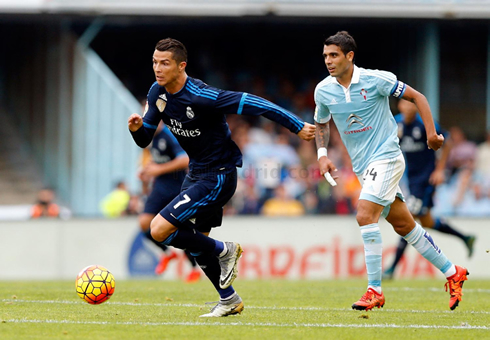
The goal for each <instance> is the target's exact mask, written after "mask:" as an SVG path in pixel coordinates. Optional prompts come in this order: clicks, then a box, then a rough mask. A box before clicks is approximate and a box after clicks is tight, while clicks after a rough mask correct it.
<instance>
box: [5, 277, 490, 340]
mask: <svg viewBox="0 0 490 340" xmlns="http://www.w3.org/2000/svg"><path fill="white" fill-rule="evenodd" d="M234 287H235V289H236V290H237V291H238V292H239V294H240V295H241V296H242V298H243V300H244V303H245V310H244V312H243V313H242V314H241V315H238V316H230V317H227V318H199V315H201V314H204V313H205V312H207V311H208V310H209V309H210V308H211V307H212V306H213V305H212V304H208V305H205V302H212V301H216V300H217V296H216V293H214V290H213V288H212V287H211V284H210V283H209V282H207V281H204V280H202V281H200V282H198V283H196V284H185V283H183V282H176V281H163V280H127V281H123V280H120V281H117V278H116V290H115V293H114V295H113V296H112V298H111V299H110V300H109V301H108V302H106V303H104V304H102V305H95V306H93V305H89V304H87V303H85V302H84V301H82V300H81V299H80V298H79V297H78V296H77V294H76V293H75V283H74V282H71V281H70V282H67V281H61V282H55V281H29V282H28V281H22V282H11V281H0V306H1V307H0V339H16V340H17V339H119V340H120V339H376V340H382V339H390V340H395V339H396V340H402V339H415V338H417V339H444V340H447V339H465V340H468V339H479V340H481V339H490V281H483V280H471V277H470V279H469V281H468V282H466V283H465V286H464V289H463V291H464V297H463V301H462V302H461V303H460V305H459V307H458V308H457V309H456V310H455V311H450V310H449V307H448V303H449V294H448V293H446V292H445V291H444V280H442V279H441V280H399V281H396V280H395V281H389V282H385V283H384V285H383V289H384V293H385V296H386V305H385V307H384V308H382V309H376V310H373V311H369V312H360V311H354V310H352V309H351V308H350V306H351V305H352V303H353V302H355V301H357V299H358V298H360V297H361V295H362V294H363V293H364V291H365V288H366V281H365V280H339V281H282V280H271V281H269V280H267V281H241V280H239V279H238V280H237V281H236V282H235V285H234Z"/></svg>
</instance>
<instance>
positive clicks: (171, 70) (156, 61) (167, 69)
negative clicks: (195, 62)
mask: <svg viewBox="0 0 490 340" xmlns="http://www.w3.org/2000/svg"><path fill="white" fill-rule="evenodd" d="M185 65H186V63H185V62H181V63H180V64H178V63H177V61H176V60H175V59H173V53H172V52H169V51H163V52H162V51H158V50H155V52H154V53H153V71H154V72H155V78H156V80H157V83H158V85H160V86H165V87H169V86H170V87H171V86H172V84H173V83H175V82H176V80H177V78H179V76H181V75H182V72H184V69H185Z"/></svg>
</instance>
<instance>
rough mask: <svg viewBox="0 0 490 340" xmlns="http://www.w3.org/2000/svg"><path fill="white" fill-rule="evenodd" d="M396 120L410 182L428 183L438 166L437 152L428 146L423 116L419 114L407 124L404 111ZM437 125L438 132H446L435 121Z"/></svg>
mask: <svg viewBox="0 0 490 340" xmlns="http://www.w3.org/2000/svg"><path fill="white" fill-rule="evenodd" d="M395 120H396V122H397V124H398V138H399V139H400V148H401V149H402V151H403V153H404V154H405V159H406V165H407V176H408V181H409V183H410V184H414V183H426V182H427V183H428V180H429V177H430V175H431V174H432V172H433V171H434V169H435V167H436V152H435V151H434V150H432V149H429V148H428V147H427V133H426V132H425V126H424V122H423V121H422V118H421V117H420V116H419V114H417V116H416V118H415V120H414V121H413V122H412V123H410V124H405V122H404V121H403V113H400V114H397V115H396V116H395ZM435 127H436V131H437V134H440V133H442V134H443V135H445V134H446V133H445V131H443V130H441V128H440V127H439V124H437V123H435Z"/></svg>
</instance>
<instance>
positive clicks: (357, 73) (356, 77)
mask: <svg viewBox="0 0 490 340" xmlns="http://www.w3.org/2000/svg"><path fill="white" fill-rule="evenodd" d="M359 78H361V70H360V69H359V67H357V66H356V65H354V72H352V80H351V81H350V83H351V84H358V83H359Z"/></svg>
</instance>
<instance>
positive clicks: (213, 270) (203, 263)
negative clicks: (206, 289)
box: [191, 251, 235, 299]
mask: <svg viewBox="0 0 490 340" xmlns="http://www.w3.org/2000/svg"><path fill="white" fill-rule="evenodd" d="M191 254H192V255H193V256H194V257H195V258H196V261H197V263H198V264H199V266H200V267H201V269H202V271H203V272H204V274H206V276H207V277H208V279H209V280H210V281H211V283H212V284H213V286H214V288H215V289H216V291H217V292H218V294H219V296H220V297H221V298H222V299H226V298H227V297H229V296H231V295H232V294H233V293H235V290H234V289H233V287H232V286H230V287H228V288H226V289H221V288H220V286H219V277H220V275H221V267H220V265H219V260H218V258H217V257H216V256H215V255H213V254H209V253H207V254H206V253H198V252H194V251H193V252H191Z"/></svg>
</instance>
